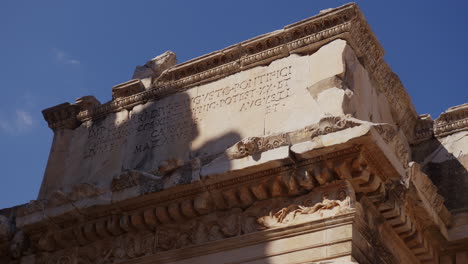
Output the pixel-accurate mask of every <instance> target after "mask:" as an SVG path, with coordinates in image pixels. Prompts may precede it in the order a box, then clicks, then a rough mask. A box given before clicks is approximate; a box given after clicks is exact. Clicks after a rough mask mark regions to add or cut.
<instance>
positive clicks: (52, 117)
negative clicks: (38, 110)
mask: <svg viewBox="0 0 468 264" xmlns="http://www.w3.org/2000/svg"><path fill="white" fill-rule="evenodd" d="M79 112H80V107H79V106H78V105H76V104H70V103H63V104H60V105H57V106H54V107H51V108H47V109H44V110H42V115H43V116H44V119H45V120H46V121H47V124H48V125H49V127H50V128H51V129H52V130H54V131H55V130H57V129H75V128H76V127H78V126H79V125H80V122H79V121H78V119H77V115H78V113H79Z"/></svg>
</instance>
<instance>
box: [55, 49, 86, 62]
mask: <svg viewBox="0 0 468 264" xmlns="http://www.w3.org/2000/svg"><path fill="white" fill-rule="evenodd" d="M52 52H53V53H54V56H55V60H56V61H57V62H58V63H62V64H71V65H79V64H80V61H79V60H77V59H74V58H71V57H70V55H68V54H67V53H66V52H65V51H63V50H60V49H57V48H53V49H52Z"/></svg>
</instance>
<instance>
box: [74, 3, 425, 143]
mask: <svg viewBox="0 0 468 264" xmlns="http://www.w3.org/2000/svg"><path fill="white" fill-rule="evenodd" d="M337 38H341V39H345V40H346V41H348V43H349V44H350V45H351V47H352V48H353V49H354V51H355V52H356V55H357V56H358V58H359V59H360V61H361V62H363V63H364V64H365V68H366V69H367V70H368V71H369V73H370V77H371V79H372V80H374V82H375V83H376V85H377V89H378V90H379V91H380V92H383V93H384V94H385V95H386V97H387V99H388V100H389V103H390V106H391V109H392V115H393V117H394V119H395V120H396V122H397V124H398V125H399V126H400V127H402V129H403V131H404V132H405V135H407V136H408V137H409V139H410V141H411V140H412V139H413V133H414V126H415V123H416V120H417V114H416V111H415V110H414V107H413V106H412V104H411V100H410V98H409V96H408V94H407V93H406V91H405V88H404V87H403V85H402V83H401V81H400V79H399V78H398V76H397V75H396V74H395V73H393V72H392V70H391V69H390V67H389V66H388V64H387V63H385V61H384V60H383V56H384V50H383V48H382V46H381V45H380V43H379V41H378V40H377V38H376V37H375V35H374V33H373V32H372V31H371V29H370V26H369V25H368V24H367V22H366V20H365V18H364V16H363V14H362V13H361V11H360V10H359V8H358V7H357V5H356V4H346V5H344V6H342V7H339V8H335V9H331V10H328V11H327V12H324V13H321V14H319V15H317V16H314V17H311V18H308V19H305V20H303V21H300V22H297V23H294V24H291V25H288V26H285V27H284V28H283V29H282V30H278V31H275V32H272V33H268V34H265V35H262V36H259V37H256V38H253V39H250V40H247V41H244V42H241V43H239V44H236V45H233V46H231V47H228V48H225V49H222V50H220V51H216V52H212V53H210V54H207V55H204V56H201V57H199V58H196V59H193V60H190V61H187V62H184V63H181V64H178V65H175V66H172V67H170V68H169V69H167V70H166V71H164V72H163V73H162V74H161V75H160V76H159V77H158V78H156V79H155V80H154V82H153V85H152V86H151V87H150V89H148V90H145V91H142V92H139V93H136V94H131V95H130V94H128V96H122V97H118V98H114V100H112V101H110V102H107V103H105V104H102V105H99V106H96V107H94V108H93V109H88V110H85V111H81V112H80V113H78V115H77V119H78V120H79V121H80V122H83V121H86V120H91V119H98V118H102V117H104V116H106V115H107V114H109V113H111V112H116V111H119V110H121V109H128V108H131V107H133V106H134V105H136V104H141V103H145V102H147V101H152V100H157V99H159V98H162V97H164V96H167V95H170V94H174V93H177V92H182V91H185V90H187V89H189V88H191V87H193V86H197V85H201V84H205V83H208V82H212V81H215V80H218V79H220V78H223V77H226V76H228V75H231V74H234V73H237V72H239V71H243V70H246V69H249V68H252V67H255V66H258V65H266V64H269V63H270V62H272V61H273V60H277V59H280V58H284V57H287V56H289V55H290V54H294V53H299V54H309V53H313V52H314V51H315V50H317V49H318V48H319V47H320V46H322V45H324V44H326V43H328V42H330V41H333V40H335V39H337Z"/></svg>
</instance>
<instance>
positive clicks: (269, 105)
mask: <svg viewBox="0 0 468 264" xmlns="http://www.w3.org/2000/svg"><path fill="white" fill-rule="evenodd" d="M292 71H293V69H292V66H284V67H281V68H277V69H272V70H270V71H267V72H264V73H261V74H258V75H250V76H249V78H244V79H240V80H238V81H236V82H233V83H232V84H228V85H222V86H221V85H220V86H221V87H219V88H215V89H211V90H210V91H206V92H200V93H198V94H196V95H195V96H193V95H192V96H189V95H188V94H178V95H175V96H177V97H175V98H173V99H174V100H171V99H168V100H164V99H163V100H161V101H157V102H154V103H152V104H151V105H149V106H148V107H146V108H145V109H144V110H141V111H135V110H132V112H131V113H130V115H129V119H125V120H123V121H120V122H115V124H114V122H110V124H107V125H104V124H102V125H101V124H96V123H95V124H93V125H92V126H91V127H90V128H89V129H88V142H87V146H86V150H85V152H84V154H83V157H84V158H85V159H86V158H91V157H94V156H95V155H99V154H104V153H108V152H112V151H115V150H116V149H119V148H120V147H121V146H122V145H124V144H127V142H129V140H128V137H135V138H137V142H138V143H137V144H135V145H134V146H131V147H130V148H132V149H131V151H132V152H133V153H141V152H145V151H150V150H154V149H156V148H161V147H164V146H167V145H169V144H174V143H183V142H190V141H192V140H193V139H194V138H195V137H196V136H197V133H198V129H197V127H198V126H197V124H198V123H200V122H203V120H204V119H205V118H206V116H207V115H208V114H209V113H210V112H218V111H224V110H226V111H229V112H237V113H238V114H245V113H248V112H249V111H250V110H254V109H259V108H263V109H265V114H271V113H274V112H277V111H279V109H280V108H281V107H282V106H284V100H285V99H286V98H288V97H290V96H291V95H292V90H291V85H290V80H291V74H292ZM102 123H104V122H102Z"/></svg>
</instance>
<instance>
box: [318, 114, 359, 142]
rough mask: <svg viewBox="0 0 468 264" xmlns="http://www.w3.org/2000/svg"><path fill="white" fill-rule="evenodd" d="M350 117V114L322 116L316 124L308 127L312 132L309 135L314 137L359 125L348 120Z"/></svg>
mask: <svg viewBox="0 0 468 264" xmlns="http://www.w3.org/2000/svg"><path fill="white" fill-rule="evenodd" d="M350 118H351V116H350V115H345V116H327V117H323V118H322V119H320V121H319V123H318V124H316V125H314V126H312V127H311V128H309V129H310V131H311V132H312V134H311V136H310V137H311V138H314V137H317V136H320V135H326V134H330V133H333V132H337V131H341V130H344V129H347V128H351V127H355V126H358V125H360V123H358V122H356V121H353V120H350Z"/></svg>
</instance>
